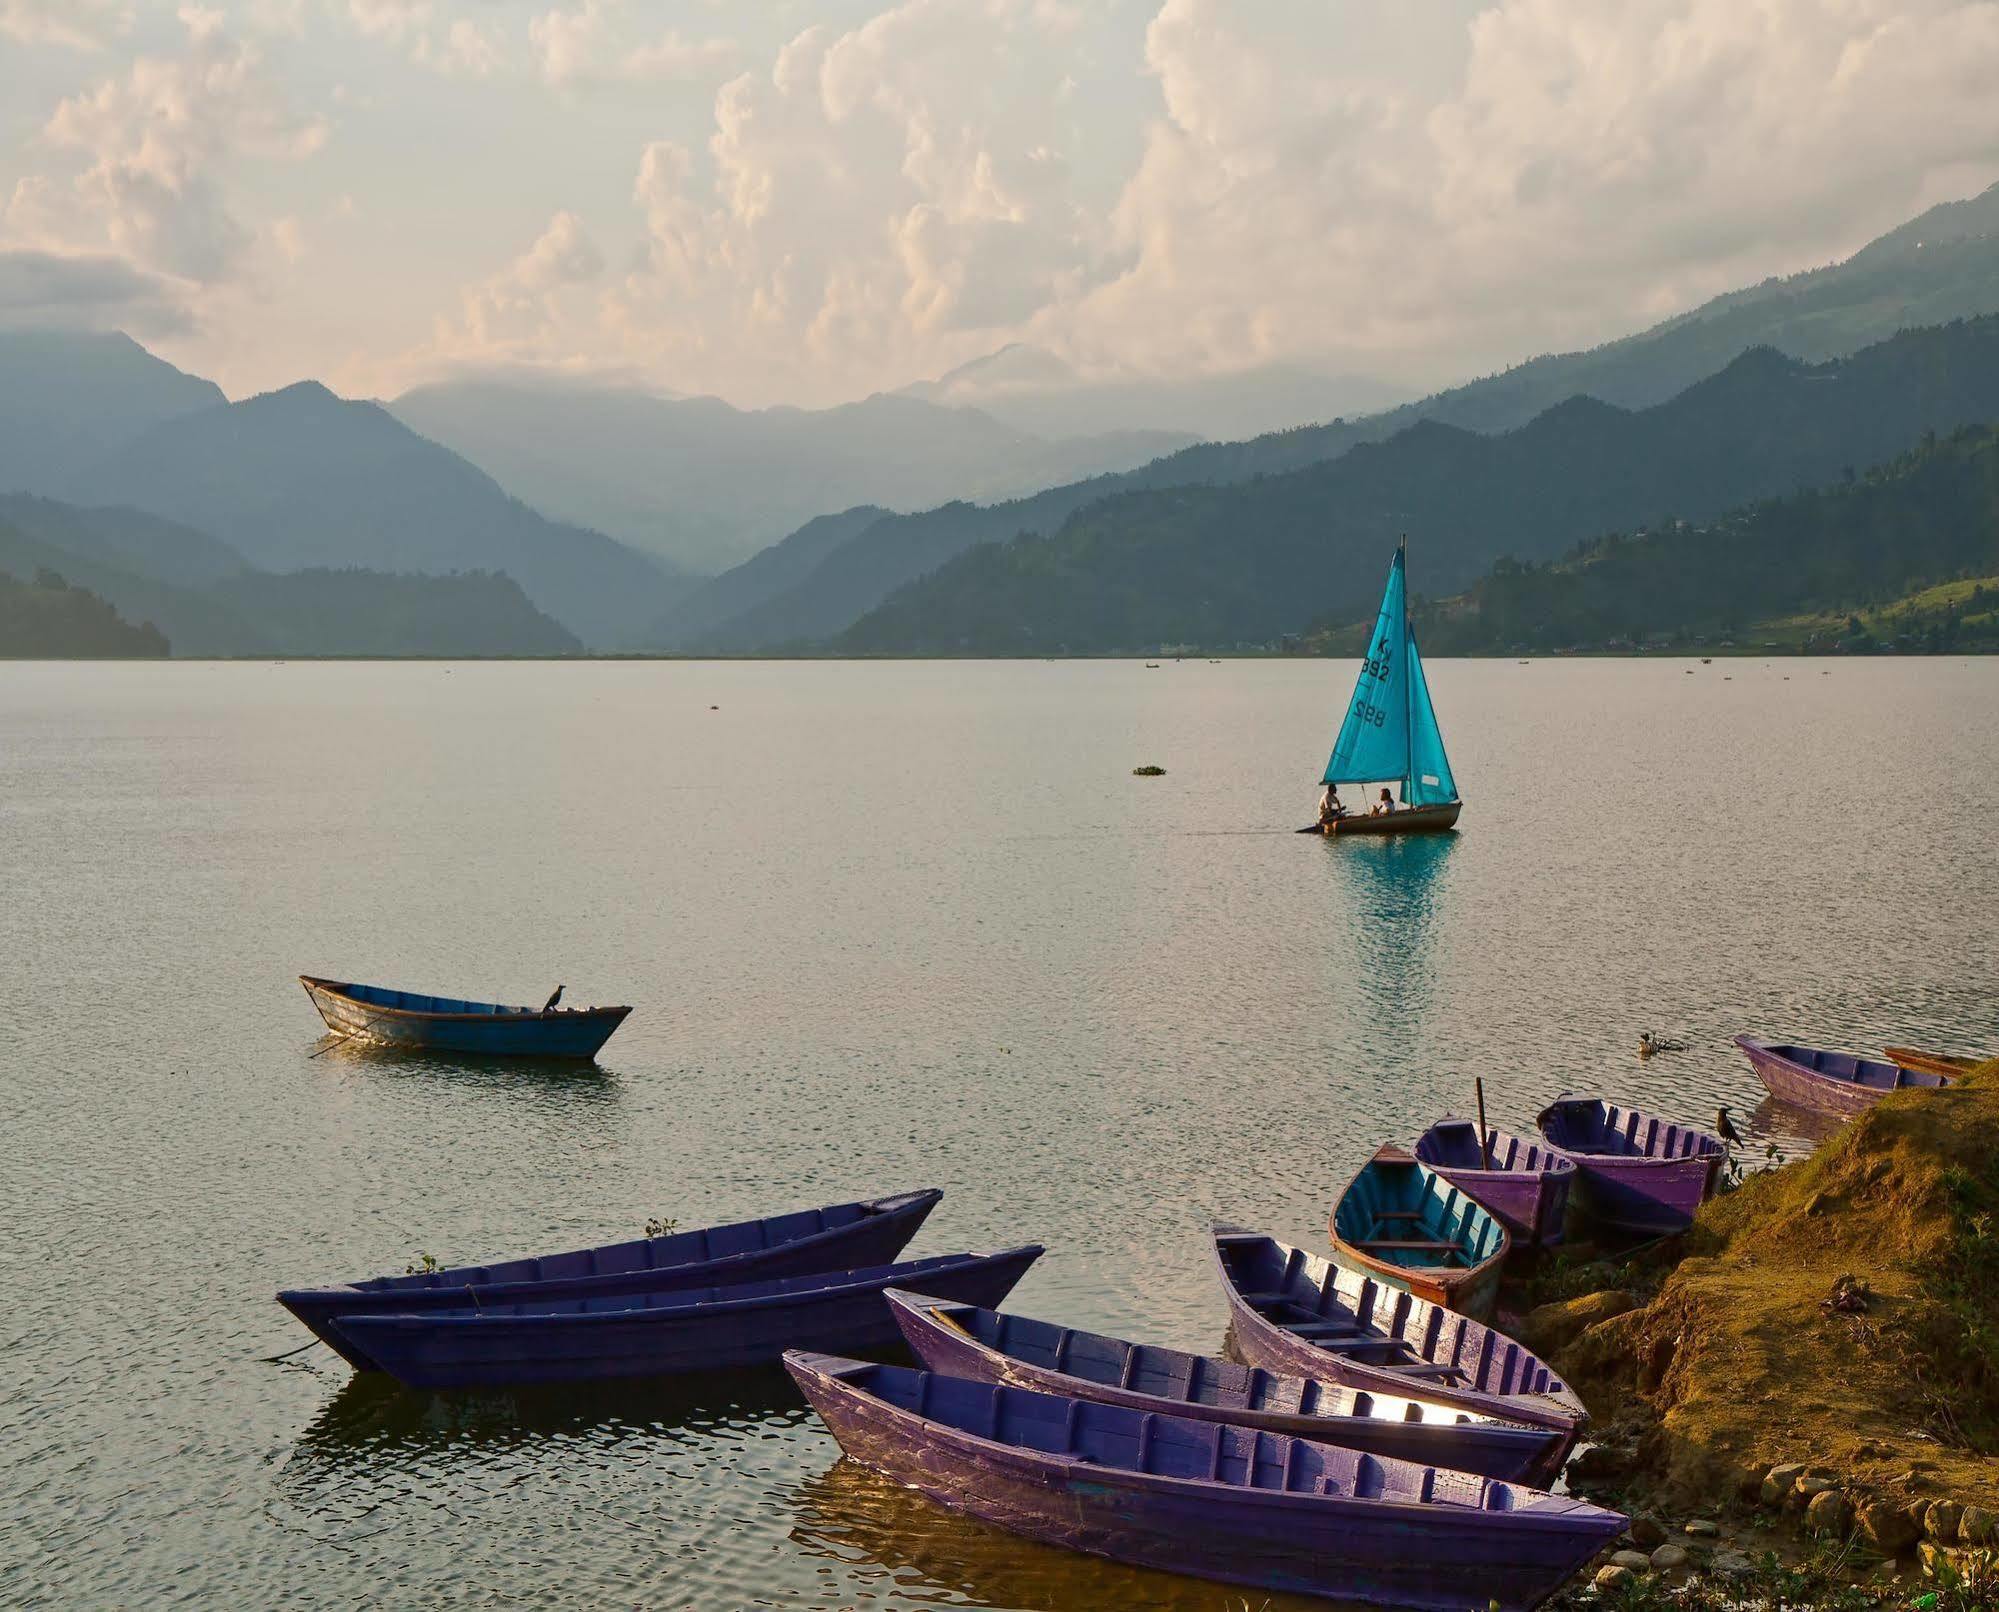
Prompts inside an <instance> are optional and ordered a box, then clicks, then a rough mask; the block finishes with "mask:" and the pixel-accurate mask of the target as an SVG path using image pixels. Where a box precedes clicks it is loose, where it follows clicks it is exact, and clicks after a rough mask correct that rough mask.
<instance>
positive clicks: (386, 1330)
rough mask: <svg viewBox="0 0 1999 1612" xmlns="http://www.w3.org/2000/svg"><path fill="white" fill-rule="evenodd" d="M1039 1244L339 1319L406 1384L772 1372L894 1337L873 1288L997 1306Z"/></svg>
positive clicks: (362, 1348)
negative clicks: (725, 1281) (792, 1352)
mask: <svg viewBox="0 0 1999 1612" xmlns="http://www.w3.org/2000/svg"><path fill="white" fill-rule="evenodd" d="M1040 1257H1041V1249H1040V1247H1039V1245H1036V1244H1029V1245H1028V1246H1026V1247H1022V1248H1010V1249H1007V1250H1006V1251H1004V1252H1003V1253H997V1254H940V1255H937V1256H934V1257H933V1258H930V1259H916V1260H906V1261H904V1262H903V1263H902V1264H899V1265H875V1266H871V1267H869V1268H867V1269H865V1270H852V1271H831V1272H822V1273H821V1274H819V1275H817V1276H794V1277H788V1278H786V1279H785V1280H783V1281H777V1282H744V1283H738V1284H734V1285H731V1286H728V1287H702V1288H689V1289H684V1290H681V1291H677V1292H670V1293H639V1294H633V1295H631V1296H629V1297H626V1298H609V1299H595V1298H584V1299H542V1300H527V1301H523V1302H520V1303H514V1304H499V1305H482V1306H481V1307H480V1308H478V1309H476V1310H434V1311H429V1312H427V1313H424V1314H409V1315H398V1314H390V1315H357V1316H350V1317H347V1318H345V1319H342V1320H339V1321H336V1322H335V1323H334V1326H335V1327H336V1328H337V1329H338V1330H339V1331H340V1332H341V1333H342V1334H343V1335H344V1336H345V1338H346V1339H347V1341H348V1342H349V1344H350V1345H351V1347H352V1350H353V1352H354V1353H355V1354H358V1355H360V1356H362V1357H364V1358H366V1359H368V1360H370V1361H372V1362H373V1363H374V1364H375V1365H376V1366H378V1367H379V1368H380V1369H381V1370H383V1371H386V1372H388V1373H389V1374H390V1375H391V1376H393V1377H395V1378H396V1379H397V1380H398V1381H400V1382H403V1383H406V1384H407V1385H409V1386H410V1387H412V1388H483V1387H494V1386H500V1385H504V1384H509V1383H556V1382H589V1381H599V1380H603V1379H606V1378H613V1377H666V1376H673V1375H677V1374H679V1373H683V1372H692V1371H717V1370H728V1369H730V1368H732V1367H738V1366H756V1365H775V1364H776V1363H777V1361H778V1359H779V1357H780V1356H782V1355H783V1353H784V1351H785V1350H787V1349H801V1348H803V1349H847V1350H870V1349H881V1348H886V1347H890V1346H893V1345H894V1344H896V1343H897V1342H899V1341H900V1339H901V1333H900V1332H899V1331H898V1330H897V1327H896V1324H895V1318H894V1317H893V1316H892V1315H890V1314H889V1308H888V1302H887V1300H885V1299H884V1298H883V1297H882V1293H883V1290H884V1289H886V1288H891V1287H902V1288H908V1289H911V1290H912V1291H915V1292H918V1293H926V1294H929V1295H930V1296H931V1297H933V1298H941V1299H962V1300H963V1301H964V1302H966V1303H967V1304H983V1305H993V1304H998V1303H999V1302H1000V1300H1002V1299H1004V1298H1005V1297H1006V1296H1007V1294H1008V1293H1010V1292H1012V1291H1013V1286H1014V1284H1015V1283H1016V1282H1018V1281H1019V1280H1020V1279H1021V1277H1023V1276H1025V1275H1026V1274H1027V1268H1028V1267H1029V1266H1030V1265H1032V1264H1033V1263H1034V1262H1035V1261H1036V1260H1037V1259H1039V1258H1040Z"/></svg>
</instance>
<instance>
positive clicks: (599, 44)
mask: <svg viewBox="0 0 1999 1612" xmlns="http://www.w3.org/2000/svg"><path fill="white" fill-rule="evenodd" d="M1995 85H1999V3H1994V0H1498V3H1496V4H1483V5H1482V4H1475V3H1472V0H1319V3H1303V0H1098V3H1087V0H905V3H901V4H888V3H884V0H812V3H803V0H798V3H792V0H771V3H767V4H756V3H752V0H735V3H722V0H708V3H704V0H203V3H199V4H187V5H176V4H172V3H149V0H0V319H4V320H8V321H38V322H45V323H47V322H56V323H87V324H97V325H112V326H118V327H121V328H125V329H129V330H131V331H132V332H133V333H134V334H135V335H137V336H139V337H140V338H141V339H142V340H144V341H146V342H147V343H148V345H150V346H153V347H154V348H155V349H156V350H159V351H161V352H163V353H165V354H167V355H168V356H170V357H172V358H173V359H175V360H176V361H177V362H179V363H181V364H183V365H184V366H186V367H189V368H192V369H195V370H198V371H200V372H202V373H204V374H208V375H212V376H214V377H215V378H216V379H218V380H219V381H221V382H222V384H223V385H224V386H225V387H226V388H227V389H228V390H229V391H230V392H231V393H232V394H239V395H240V394H243V393H246V392H250V391H255V390H261V389H264V388H267V387H270V386H275V385H281V384H284V383H286V382H289V381H292V380H295V379H298V378H300V377H302V376H307V375H312V376H318V377H320V378H323V379H325V380H327V381H328V382H329V383H331V384H333V385H335V386H336V387H338V388H339V389H341V390H343V391H347V392H350V393H358V394H389V393H393V392H395V391H397V390H399V389H401V388H402V387H403V386H405V385H407V384H409V383H411V382H412V381H414V380H417V379H421V378H425V377H428V376H432V375H435V374H438V373H442V372H447V371H450V370H453V369H456V368H461V367H478V366H486V365H492V364H506V363H536V364H555V365H563V366H569V367H573V368H576V369H581V370H592V371H595V370H605V371H612V372H620V373H627V374H636V375H640V376H643V377H645V378H646V379H647V380H649V381H651V382H652V383H654V384H657V385H659V386H662V387H666V388H671V389H674V390H678V391H691V392H701V391H712V392H716V393H719V394H721V395H723V396H725V397H728V398H730V399H731V400H733V401H737V402H740V403H745V404H761V403H768V402H774V401H792V402H800V403H807V404H818V403H825V402H830V401H837V400H840V399H843V398H847V397H853V396H858V395H863V394H865V393H867V392H869V391H872V390H875V389H878V388H885V387H893V386H898V385H901V384H904V383H905V382H908V381H910V380H913V379H917V378H920V377H924V376H929V375H934V374H937V373H939V372H941V371H942V370H944V369H946V368H948V367H950V366H951V365H953V364H955V363H959V362H962V361H964V360H966V359H968V358H971V357H975V356H977V355H979V354H982V353H985V352H988V351H991V350H992V349H994V348H995V347H998V346H1000V345H1001V344H1003V343H1005V342H1007V341H1012V340H1028V341H1032V342H1036V343H1039V344H1041V345H1044V346H1047V347H1049V348H1052V349H1054V350H1055V351H1057V352H1059V353H1061V354H1063V355H1064V356H1066V357H1068V358H1069V359H1071V360H1072V361H1073V362H1075V363H1076V364H1078V365H1079V366H1081V367H1083V368H1085V369H1087V370H1090V371H1093V372H1095V371H1101V372H1105V373H1113V372H1115V373H1119V374H1126V375H1133V374H1135V375H1146V374H1154V373H1177V372H1185V371H1187V370H1192V369H1199V370H1216V369H1232V368H1239V367H1245V366H1250V365H1256V364H1262V363H1268V362H1273V361H1288V362H1301V363H1307V364H1311V365H1315V366H1320V367H1326V368H1332V369H1340V370H1347V371H1355V372H1361V373H1366V374H1372V375H1377V376H1381V377H1385V378H1388V379H1390V380H1393V381H1397V382H1401V383H1405V384H1409V385H1411V386H1421V385H1424V384H1427V383H1431V382H1439V381H1445V380H1450V379H1453V378H1458V377H1462V376H1465V375H1468V374H1472V373H1477V372H1481V371H1484V370H1487V369H1491V368H1494V367H1497V366H1499V365H1501V364H1503V363H1506V362H1509V361H1512V360H1515V359H1518V358H1521V357H1525V356H1529V355H1531V354H1532V353H1534V352H1536V351H1542V350H1546V349H1548V348H1551V347H1568V346H1575V345H1580V344H1586V343H1589V342H1592V341H1597V340H1601V339H1603V338H1605V337H1607V336H1612V335H1616V334H1620V333H1622V332H1624V331H1627V330H1630V329H1633V328H1636V327H1638V326H1640V325H1643V324H1646V323H1649V322H1651V321H1653V320H1655V319H1657V318H1659V317H1661V316H1663V315H1665V314H1668V313H1671V312H1674V311H1676V310H1678V309H1681V308H1684V307H1688V306H1690V305H1692V304H1693V303H1695V302H1698V301H1699V300H1701V299H1702V298H1703V297H1705V296H1707V295H1710V294H1712V293H1714V292H1716V291H1719V290H1724V289H1727V288H1729V287H1731V286H1734V285H1738V284H1741V283H1743V282H1745V281H1749V280H1754V279H1758V278H1761V277H1762V276H1764V275H1766V274H1770V273H1781V272H1788V271H1791V270H1794V269H1798V268H1803V267H1808V266H1811V265H1813V264H1817V263H1821V262H1825V261H1827V260H1830V259H1832V258H1835V257H1838V256H1841V255H1844V254H1845V253H1846V252H1848V251H1850V250H1852V249H1853V248H1854V247H1855V246H1857V245H1859V244H1861V243H1862V242H1864V241H1865V240H1866V239H1868V238H1869V237H1870V236H1872V235H1874V234H1877V233H1879V232H1880V231H1881V230H1883V229H1885V228H1888V227H1891V226H1892V225H1894V224H1896V223H1898V222H1900V221H1901V220H1902V219H1903V218H1905V217H1907V216H1908V215H1909V214H1911V213H1913V212H1915V211H1917V210H1919V209H1920V208H1922V207H1924V206H1926V205H1929V204H1930V203H1932V202H1934V201H1938V200H1945V199H1950V198H1954V197H1958V196H1962V195H1967V194H1970V193H1972V192H1974V191H1976V190H1978V189H1980V188H1982V187H1983V186H1984V185H1986V184H1988V183H1990V182H1991V181H1992V180H1994V179H1995V178H1999V91H1995V88H1994V86H1995Z"/></svg>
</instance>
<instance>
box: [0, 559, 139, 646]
mask: <svg viewBox="0 0 1999 1612" xmlns="http://www.w3.org/2000/svg"><path fill="white" fill-rule="evenodd" d="M166 653H167V640H166V637H165V635H164V634H162V633H161V632H160V630H159V629H158V628H157V627H155V626H153V625H152V624H151V623H150V622H147V623H144V624H142V625H140V626H136V627H135V626H133V625H132V624H131V623H130V622H129V621H126V620H125V619H124V618H123V617H121V616H120V615H119V614H118V612H117V611H115V610H113V609H112V608H111V606H110V605H108V604H106V603H105V602H104V601H103V600H102V599H100V598H98V597H97V595H96V594H94V593H92V592H90V591H89V590H88V589H86V588H77V587H72V586H71V585H70V584H69V583H68V582H67V581H66V580H64V578H63V577H61V576H60V575H58V574H57V573H56V572H54V571H38V572H37V573H36V574H35V575H34V577H32V578H31V579H30V580H28V581H25V582H23V581H21V580H19V579H18V578H15V577H12V576H9V575H7V574H6V573H5V572H0V659H11V660H67V659H78V660H127V659H133V658H137V657H144V656H159V655H164V654H166Z"/></svg>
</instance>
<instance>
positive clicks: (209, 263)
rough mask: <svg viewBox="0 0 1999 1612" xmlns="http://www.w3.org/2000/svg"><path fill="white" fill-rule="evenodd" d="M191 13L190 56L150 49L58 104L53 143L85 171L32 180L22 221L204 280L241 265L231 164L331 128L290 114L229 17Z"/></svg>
mask: <svg viewBox="0 0 1999 1612" xmlns="http://www.w3.org/2000/svg"><path fill="white" fill-rule="evenodd" d="M180 18H181V21H182V23H183V24H184V26H185V27H186V29H187V36H188V37H187V43H186V49H185V51H184V53H183V54H182V55H180V56H178V57H173V58H157V57H143V56H142V57H140V58H139V59H138V60H137V61H135V62H134V63H133V64H132V66H131V68H130V70H129V71H128V72H126V73H125V74H123V75H121V76H118V77H113V78H108V79H106V80H104V81H103V82H102V83H100V84H99V85H98V86H97V87H96V88H95V89H94V90H88V91H85V92H83V93H81V94H78V95H73V96H71V97H69V98H67V99H65V100H63V101H62V102H60V103H59V104H58V105H57V107H56V109H55V111H54V113H53V114H52V115H51V116H50V118H49V120H48V122H47V124H46V125H45V126H44V128H43V130H42V143H43V144H44V145H45V146H47V147H49V148H51V149H53V150H55V151H57V152H59V153H62V154H64V155H66V156H69V157H71V158H73V159H74V160H75V161H76V162H77V163H78V164H80V169H79V171H77V172H76V173H75V174H74V175H73V177H72V178H71V180H70V183H69V185H68V186H67V187H66V189H59V188H58V187H57V186H56V185H55V184H53V183H51V182H50V180H49V179H48V178H47V176H35V177H34V178H33V179H31V180H29V181H24V182H23V184H22V186H20V187H17V190H16V195H15V200H14V203H13V204H12V205H10V208H9V214H8V218H9V223H10V224H11V225H13V226H15V227H17V228H19V227H24V226H25V227H29V228H32V229H33V230H34V232H35V233H37V234H41V235H54V236H57V237H60V238H63V239H66V240H69V241H71V242H74V241H75V238H76V237H77V235H78V234H79V233H81V232H87V231H90V230H92V229H95V230H96V231H97V232H99V233H101V235H102V237H103V238H104V240H105V241H107V242H108V244H109V245H110V246H112V247H113V248H115V249H117V250H118V251H120V252H122V253H124V254H125V255H126V256H128V257H130V258H131V259H132V260H133V261H134V262H136V263H137V264H139V265H141V266H142V267H146V268H150V269H154V270H158V271H162V272H165V273H168V274H171V275H174V276H177V277H179V278H181V279H185V280H190V281H195V282H199V283H212V282H214V281H217V280H220V279H222V278H223V277H225V276H226V275H227V274H228V273H229V272H230V270H231V269H232V268H233V267H234V266H235V264H236V262H237V259H238V258H239V256H240V254H241V252H242V250H243V248H244V247H245V246H246V245H247V244H248V242H249V240H250V238H251V232H250V230H249V229H248V227H247V226H245V225H244V224H243V223H242V222H241V221H240V220H239V219H238V218H237V217H236V215H235V213H234V212H233V211H232V210H231V208H230V205H229V203H228V200H227V197H226V195H225V192H224V183H223V179H224V171H225V170H226V168H227V166H228V165H229V163H230V162H232V161H233V160H235V159H236V158H238V157H241V156H243V155H261V156H272V157H280V158H295V157H300V156H305V155H308V154H310V153H311V152H313V151H315V150H317V149H318V148H319V146H320V145H321V144H322V143H323V142H324V140H325V135H326V131H325V126H324V125H323V124H320V123H317V122H314V121H310V120H306V119H301V118H299V117H297V116H296V115H294V114H293V113H292V112H291V111H290V109H289V108H288V106H287V105H286V103H285V101H284V99H283V97H282V96H281V95H280V94H279V93H278V92H277V90H276V89H275V87H274V86H273V85H272V83H271V82H270V80H269V79H268V78H267V77H266V76H265V74H264V73H263V71H262V70H261V64H260V62H259V59H258V57H257V55H256V53H255V52H254V51H252V50H251V49H249V48H248V47H247V46H245V45H243V44H241V43H239V42H237V41H235V40H234V39H232V38H231V37H230V36H229V35H228V33H227V32H226V31H225V29H224V28H223V26H222V19H221V17H220V16H219V14H217V13H215V12H211V11H205V10H202V9H199V8H197V7H193V6H186V7H183V8H182V10H181V12H180Z"/></svg>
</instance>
